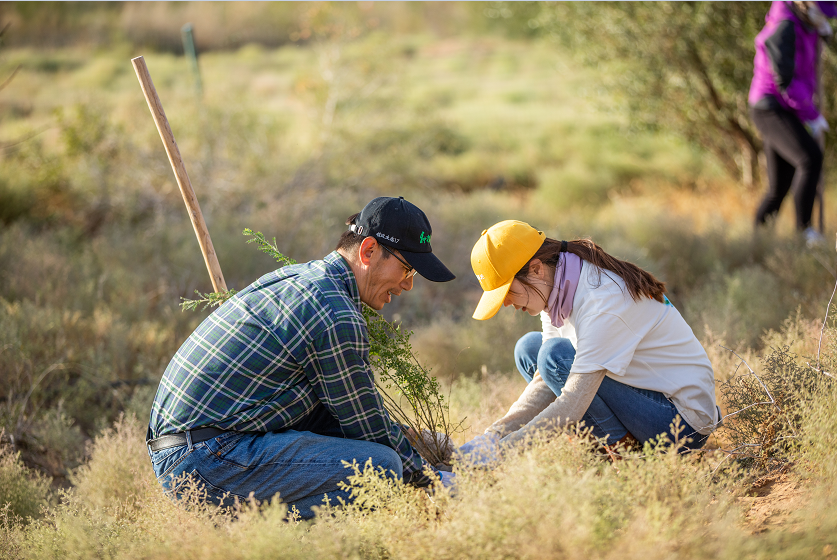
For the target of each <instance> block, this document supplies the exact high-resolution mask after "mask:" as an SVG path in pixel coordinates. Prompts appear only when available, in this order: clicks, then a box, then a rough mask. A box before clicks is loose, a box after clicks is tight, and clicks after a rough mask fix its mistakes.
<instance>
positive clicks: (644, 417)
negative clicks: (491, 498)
mask: <svg viewBox="0 0 837 560" xmlns="http://www.w3.org/2000/svg"><path fill="white" fill-rule="evenodd" d="M471 266H472V267H473V269H474V273H475V274H476V275H477V279H478V280H479V282H480V286H481V287H482V289H483V290H484V293H483V295H482V298H481V300H480V302H479V305H478V306H477V309H476V311H475V312H474V318H475V319H480V320H484V319H489V318H491V317H493V316H494V315H495V314H496V313H497V311H498V310H499V309H500V308H501V307H504V306H505V307H508V306H510V305H511V306H513V307H514V308H515V309H518V310H523V311H526V312H528V313H529V314H531V315H538V314H539V315H540V316H541V320H542V322H543V332H532V333H529V334H527V335H525V336H523V337H522V338H521V339H520V340H519V341H518V342H517V345H516V347H515V361H516V363H517V367H518V369H519V370H520V373H521V374H522V375H523V377H524V378H525V379H526V381H527V382H528V383H529V385H528V386H527V387H526V389H525V390H524V391H523V394H521V395H520V397H519V398H518V400H517V402H515V403H514V405H512V407H511V409H509V411H508V413H507V414H506V415H505V416H504V417H503V418H501V419H499V420H497V421H496V422H494V424H492V425H491V426H490V427H489V428H488V429H487V430H486V432H485V434H484V435H482V436H478V437H477V438H475V439H474V440H472V441H470V442H468V443H466V444H465V445H464V446H463V447H462V448H461V449H460V452H461V453H469V452H474V451H476V452H477V456H478V457H480V456H482V457H483V458H484V457H485V456H486V452H488V453H489V454H490V452H491V451H492V450H493V449H495V448H496V446H497V445H498V442H502V443H514V442H517V441H519V440H521V439H522V438H523V437H524V436H525V435H526V434H527V433H528V432H529V431H531V430H533V429H534V428H535V427H536V426H537V427H539V428H540V427H543V426H544V425H546V424H547V421H549V422H551V425H552V426H554V427H558V428H561V427H563V426H566V425H568V424H571V423H576V422H580V421H583V422H584V425H585V426H587V427H590V428H591V429H592V433H593V435H594V436H596V437H598V438H606V441H607V444H608V445H615V444H618V443H620V442H621V443H627V442H630V441H632V440H633V439H636V440H638V441H639V442H645V441H648V440H651V439H655V438H656V437H657V436H659V435H660V434H666V435H667V436H668V438H669V439H670V440H671V441H674V440H679V444H680V445H681V446H683V447H687V448H691V449H697V448H700V447H701V446H702V445H703V444H704V442H705V441H706V438H707V436H708V435H709V434H710V433H712V431H713V430H714V429H715V427H716V426H717V425H718V423H719V422H720V411H719V410H718V408H717V406H716V404H715V381H714V375H713V372H712V364H711V363H710V362H709V358H708V357H707V356H706V351H705V350H704V349H703V347H702V346H701V345H700V343H699V342H698V340H697V339H696V338H695V335H694V334H693V333H692V330H691V329H690V328H689V326H688V325H687V324H686V322H685V321H684V320H683V317H682V316H681V315H680V313H679V312H678V311H677V309H675V308H674V306H672V305H671V302H669V300H668V298H667V297H666V296H665V284H664V283H662V282H660V281H658V280H657V279H656V278H654V276H653V275H651V274H650V273H648V272H646V271H644V270H642V269H641V268H639V267H637V266H636V265H634V264H631V263H629V262H626V261H622V260H619V259H616V258H614V257H612V256H611V255H609V254H607V253H606V252H604V251H603V250H602V249H601V248H600V247H599V246H598V245H596V244H595V243H593V242H592V241H589V240H586V239H579V240H575V241H569V242H567V241H556V240H554V239H549V238H547V237H546V236H545V235H544V233H543V232H540V231H538V230H536V229H535V228H533V227H532V226H530V225H529V224H526V223H523V222H518V221H514V220H507V221H504V222H500V223H498V224H496V225H494V226H492V227H491V228H489V229H487V230H485V231H483V233H482V236H481V237H480V239H479V241H477V243H476V245H475V246H474V249H473V251H472V253H471ZM678 419H679V426H680V428H681V429H682V431H681V432H680V433H679V434H673V433H672V425H673V424H675V421H676V420H678Z"/></svg>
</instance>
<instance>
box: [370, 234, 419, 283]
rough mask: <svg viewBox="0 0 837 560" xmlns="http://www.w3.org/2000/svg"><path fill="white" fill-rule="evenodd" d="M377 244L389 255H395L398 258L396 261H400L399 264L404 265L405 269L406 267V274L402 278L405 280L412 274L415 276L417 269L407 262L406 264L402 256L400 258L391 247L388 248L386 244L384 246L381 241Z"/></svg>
mask: <svg viewBox="0 0 837 560" xmlns="http://www.w3.org/2000/svg"><path fill="white" fill-rule="evenodd" d="M378 245H380V246H381V247H383V248H384V251H386V252H387V253H389V254H390V255H392V256H393V257H395V258H396V259H398V262H400V263H401V264H403V265H404V268H405V269H406V271H407V276H405V277H404V279H405V280H406V279H407V278H412V277H413V276H415V275H416V272H418V271H417V270H416V269H415V268H413V267H412V266H410V265H409V264H408V263H407V262H406V261H405V260H404V259H402V258H401V257H399V256H398V255H396V254H395V253H394V252H393V251H392V249H390V248H389V247H387V246H386V245H384V244H383V243H378Z"/></svg>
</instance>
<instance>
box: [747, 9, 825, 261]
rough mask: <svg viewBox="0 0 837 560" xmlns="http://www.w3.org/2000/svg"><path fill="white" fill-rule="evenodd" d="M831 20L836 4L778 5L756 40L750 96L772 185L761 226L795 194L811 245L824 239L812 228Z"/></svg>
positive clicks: (799, 217) (799, 226) (762, 208)
mask: <svg viewBox="0 0 837 560" xmlns="http://www.w3.org/2000/svg"><path fill="white" fill-rule="evenodd" d="M830 17H837V6H835V2H773V4H772V6H771V7H770V11H769V12H768V14H767V16H766V17H765V21H766V22H767V24H766V25H765V26H764V29H762V30H761V32H759V34H758V35H757V36H756V41H755V43H756V57H755V62H754V66H755V68H754V71H753V81H752V83H751V85H750V94H749V97H748V100H749V103H750V114H751V116H752V118H753V122H754V123H755V125H756V127H757V128H758V129H759V132H760V133H761V136H762V140H763V141H764V153H765V155H766V156H767V178H768V183H769V186H768V192H767V194H766V195H765V197H764V199H762V201H761V204H760V205H759V208H758V211H757V212H756V225H757V226H758V225H760V224H763V223H765V221H766V219H767V218H768V217H771V216H774V215H775V214H776V213H777V212H778V211H779V207H780V206H781V204H782V200H783V199H784V198H785V195H786V194H787V193H788V191H789V190H791V189H793V196H794V202H795V204H796V227H797V229H799V231H801V232H802V233H803V235H804V236H805V239H806V241H807V242H808V244H809V245H812V244H815V243H818V242H820V241H822V240H823V238H822V235H821V234H820V233H819V232H818V231H817V230H815V229H813V228H812V227H811V214H812V211H813V208H814V200H815V198H816V195H817V183H818V182H819V178H820V172H821V171H822V161H823V152H822V148H821V146H822V145H823V144H822V138H823V135H824V134H825V132H826V131H827V130H828V123H827V122H826V120H825V118H824V117H823V116H822V115H821V114H820V112H819V111H818V110H817V107H816V105H815V104H814V95H815V93H816V92H817V87H818V75H817V61H818V59H819V48H820V45H819V40H820V38H823V39H827V38H828V37H829V36H830V35H831V26H830V25H829V23H828V20H827V18H830Z"/></svg>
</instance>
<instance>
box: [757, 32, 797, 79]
mask: <svg viewBox="0 0 837 560" xmlns="http://www.w3.org/2000/svg"><path fill="white" fill-rule="evenodd" d="M764 50H765V51H766V52H767V58H769V59H770V66H771V67H772V68H773V79H774V80H775V82H776V87H777V88H778V89H779V91H781V92H782V93H785V91H786V90H787V89H788V87H789V86H790V84H791V81H792V80H793V73H794V71H795V69H796V30H795V29H794V26H793V22H792V21H790V20H787V19H786V20H782V21H780V22H779V24H778V25H777V26H776V30H775V31H774V32H773V34H772V35H770V37H768V38H767V39H766V40H765V41H764Z"/></svg>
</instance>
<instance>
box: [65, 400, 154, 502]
mask: <svg viewBox="0 0 837 560" xmlns="http://www.w3.org/2000/svg"><path fill="white" fill-rule="evenodd" d="M146 428H147V425H146V424H145V422H141V421H139V420H137V418H136V417H134V416H123V417H121V418H119V419H118V420H117V421H116V422H115V423H114V425H113V427H111V428H108V429H107V430H105V431H104V432H103V433H102V434H101V435H100V436H99V437H97V438H96V439H95V441H94V442H93V444H92V446H91V448H90V460H89V461H88V462H87V463H85V464H84V465H82V466H81V467H80V468H79V469H78V470H77V471H76V472H75V473H73V475H72V476H71V477H70V481H71V482H72V483H73V485H74V486H75V488H74V492H75V494H76V496H77V497H78V499H79V500H80V501H81V502H82V503H84V504H85V505H86V506H88V507H93V508H98V509H102V510H109V509H114V508H118V507H121V508H126V509H128V510H131V509H132V508H136V507H138V505H137V504H138V502H139V500H141V499H142V498H143V496H144V494H145V492H147V491H148V488H149V486H154V487H157V484H156V481H155V480H154V471H153V469H152V468H151V461H150V459H149V458H148V450H147V449H146V446H145V432H146Z"/></svg>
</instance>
